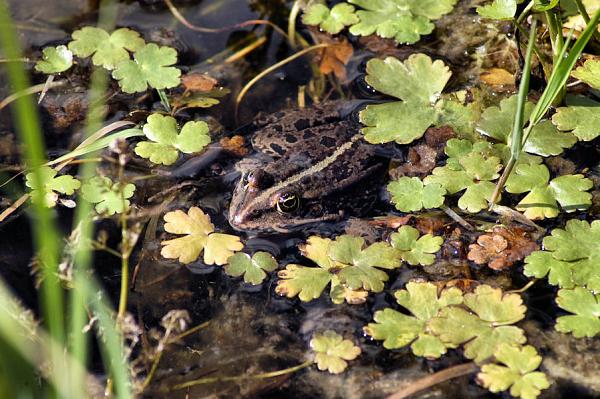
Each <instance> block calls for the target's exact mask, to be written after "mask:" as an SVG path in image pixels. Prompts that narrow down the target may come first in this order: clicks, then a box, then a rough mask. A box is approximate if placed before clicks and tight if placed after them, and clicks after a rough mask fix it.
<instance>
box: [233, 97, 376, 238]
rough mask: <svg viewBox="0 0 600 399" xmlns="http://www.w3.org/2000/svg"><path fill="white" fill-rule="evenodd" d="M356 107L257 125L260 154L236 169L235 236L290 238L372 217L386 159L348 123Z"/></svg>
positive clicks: (284, 115) (296, 113) (286, 114)
mask: <svg viewBox="0 0 600 399" xmlns="http://www.w3.org/2000/svg"><path fill="white" fill-rule="evenodd" d="M357 105H358V104H357V103H356V102H352V101H345V102H341V101H339V102H329V103H325V104H323V105H319V106H313V107H311V108H304V109H294V110H289V111H282V112H277V113H275V114H272V115H267V116H265V117H261V118H258V119H257V120H256V121H255V122H254V123H253V124H252V125H251V129H252V130H254V131H255V133H254V134H253V136H252V139H251V142H252V146H253V148H254V149H255V150H256V152H257V154H255V155H254V156H253V157H249V158H246V159H244V160H242V161H241V162H239V163H238V165H237V169H238V170H240V171H241V173H242V177H241V179H240V180H239V182H238V183H237V186H236V187H235V190H234V192H233V196H232V199H231V204H230V207H229V215H228V219H229V223H230V224H231V225H232V226H233V227H234V228H236V229H238V230H249V231H279V232H288V231H290V230H294V229H297V228H300V227H304V226H307V225H309V224H314V223H319V222H333V221H339V220H341V219H343V218H345V217H348V216H350V215H358V214H361V213H364V211H365V210H366V209H369V208H370V206H371V205H372V204H373V201H374V200H375V199H376V193H377V190H378V188H377V186H378V184H377V183H379V182H380V177H381V176H382V174H383V172H384V170H385V164H386V163H385V159H384V158H383V157H380V156H377V154H375V147H374V146H372V145H370V144H368V143H366V142H365V141H364V139H363V136H362V134H361V133H360V132H359V128H360V125H359V123H358V122H356V120H355V119H356V118H353V117H352V111H353V110H355V109H356V107H357Z"/></svg>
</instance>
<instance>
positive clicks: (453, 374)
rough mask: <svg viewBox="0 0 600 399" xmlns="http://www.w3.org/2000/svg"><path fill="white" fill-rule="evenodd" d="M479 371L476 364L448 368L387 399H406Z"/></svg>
mask: <svg viewBox="0 0 600 399" xmlns="http://www.w3.org/2000/svg"><path fill="white" fill-rule="evenodd" d="M477 369H478V366H477V365H476V364H475V363H474V362H469V363H464V364H459V365H457V366H452V367H448V368H447V369H444V370H441V371H438V372H437V373H433V374H431V375H428V376H426V377H423V378H421V379H418V380H417V381H413V382H412V383H411V384H410V385H409V386H407V387H406V388H403V389H401V390H399V391H398V392H396V393H394V394H392V395H390V396H388V397H387V399H404V398H408V397H409V396H411V395H414V394H415V393H417V392H420V391H422V390H424V389H427V388H431V387H432V386H434V385H437V384H439V383H442V382H445V381H448V380H451V379H454V378H458V377H462V376H464V375H469V374H473V373H474V372H476V371H477Z"/></svg>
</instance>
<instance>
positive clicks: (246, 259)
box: [225, 251, 277, 285]
mask: <svg viewBox="0 0 600 399" xmlns="http://www.w3.org/2000/svg"><path fill="white" fill-rule="evenodd" d="M275 269H277V261H276V260H275V258H273V255H271V254H270V253H268V252H262V251H259V252H256V253H255V254H254V255H252V257H250V255H248V254H245V253H242V252H238V253H236V254H234V255H233V256H231V257H230V258H229V259H227V264H226V265H225V273H227V274H228V275H230V276H233V277H239V276H242V275H243V276H244V281H245V282H246V283H250V284H253V285H257V284H260V283H262V282H263V280H264V279H265V278H266V277H267V273H266V272H272V271H273V270H275Z"/></svg>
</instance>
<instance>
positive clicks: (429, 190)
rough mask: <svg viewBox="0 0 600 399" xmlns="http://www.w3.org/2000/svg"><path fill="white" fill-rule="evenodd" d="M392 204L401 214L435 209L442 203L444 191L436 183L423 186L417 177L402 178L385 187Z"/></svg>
mask: <svg viewBox="0 0 600 399" xmlns="http://www.w3.org/2000/svg"><path fill="white" fill-rule="evenodd" d="M387 189H388V191H389V192H390V193H391V194H392V203H393V204H394V205H396V209H398V210H400V211H402V212H415V211H420V210H421V209H423V208H426V209H431V208H437V207H439V206H441V205H442V204H443V203H444V195H445V194H446V189H444V188H443V187H442V186H441V185H439V184H437V183H432V184H428V185H423V182H422V181H421V180H420V179H419V178H418V177H407V176H403V177H401V178H400V179H398V180H396V181H392V182H391V183H390V184H388V186H387Z"/></svg>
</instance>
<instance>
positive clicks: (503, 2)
mask: <svg viewBox="0 0 600 399" xmlns="http://www.w3.org/2000/svg"><path fill="white" fill-rule="evenodd" d="M516 12H517V0H494V1H493V2H492V4H488V5H485V6H479V7H477V14H479V15H481V16H482V17H484V18H491V19H512V18H513V17H514V16H515V13H516Z"/></svg>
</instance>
